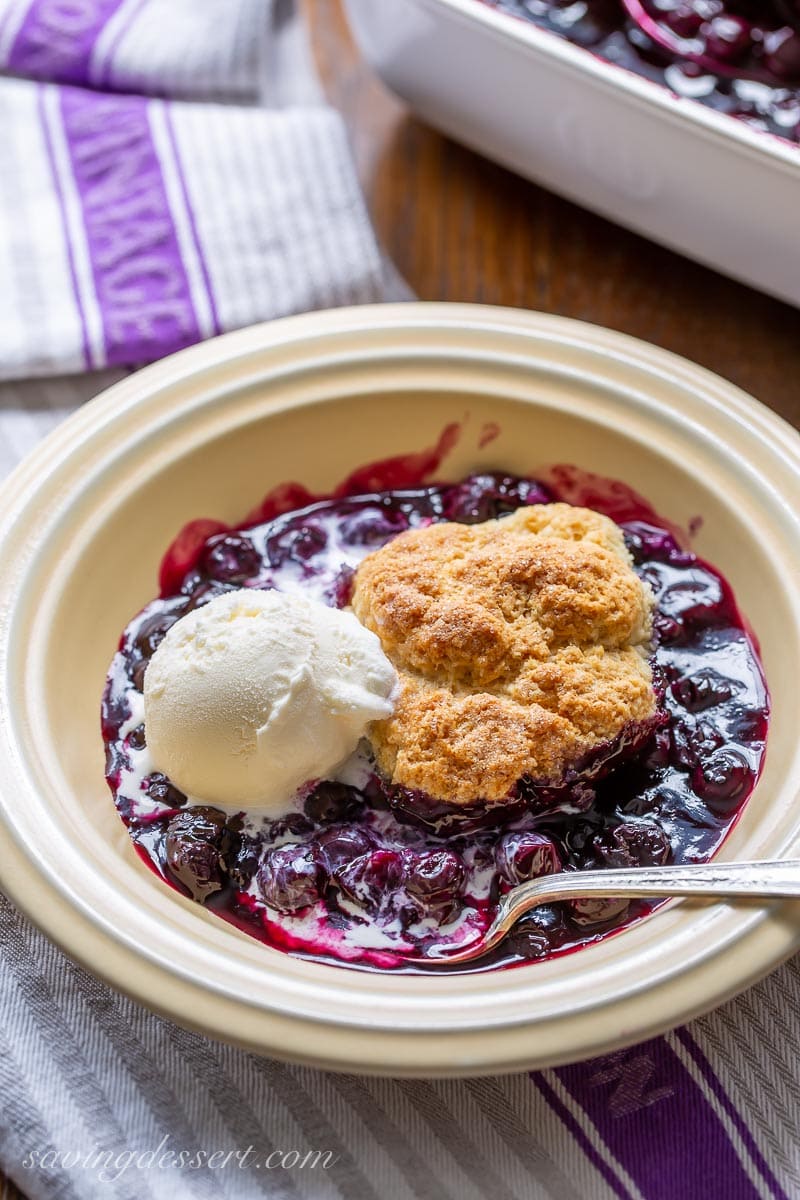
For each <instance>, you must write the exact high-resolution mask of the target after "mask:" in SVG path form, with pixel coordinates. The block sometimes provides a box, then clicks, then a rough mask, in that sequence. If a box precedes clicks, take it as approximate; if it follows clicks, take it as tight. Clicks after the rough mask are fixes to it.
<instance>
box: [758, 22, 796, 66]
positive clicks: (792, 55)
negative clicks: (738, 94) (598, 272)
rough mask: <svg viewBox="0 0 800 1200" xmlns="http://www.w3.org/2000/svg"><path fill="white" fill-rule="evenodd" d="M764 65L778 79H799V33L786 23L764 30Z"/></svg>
mask: <svg viewBox="0 0 800 1200" xmlns="http://www.w3.org/2000/svg"><path fill="white" fill-rule="evenodd" d="M764 65H765V66H766V67H767V69H768V70H770V71H772V73H773V75H777V76H778V78H779V79H800V33H798V31H797V30H794V29H791V28H790V27H789V26H788V25H785V26H784V27H783V28H781V29H774V30H769V31H768V32H766V33H765V34H764Z"/></svg>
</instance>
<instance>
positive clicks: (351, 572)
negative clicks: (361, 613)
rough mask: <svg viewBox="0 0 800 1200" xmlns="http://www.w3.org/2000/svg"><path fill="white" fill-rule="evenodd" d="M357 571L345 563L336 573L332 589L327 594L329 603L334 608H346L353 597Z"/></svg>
mask: <svg viewBox="0 0 800 1200" xmlns="http://www.w3.org/2000/svg"><path fill="white" fill-rule="evenodd" d="M355 575H356V573H355V569H354V568H353V567H350V566H348V565H347V563H343V564H342V566H341V567H339V570H338V571H337V572H336V578H335V579H334V581H333V583H332V585H331V587H330V588H329V589H328V592H327V599H328V602H329V603H330V604H331V605H332V606H333V607H334V608H346V607H347V605H348V604H349V603H350V601H351V599H352V596H353V580H354V579H355Z"/></svg>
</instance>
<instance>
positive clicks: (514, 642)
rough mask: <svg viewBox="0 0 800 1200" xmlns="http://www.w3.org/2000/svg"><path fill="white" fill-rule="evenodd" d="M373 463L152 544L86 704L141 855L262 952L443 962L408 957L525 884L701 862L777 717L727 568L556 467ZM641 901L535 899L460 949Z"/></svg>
mask: <svg viewBox="0 0 800 1200" xmlns="http://www.w3.org/2000/svg"><path fill="white" fill-rule="evenodd" d="M379 475H380V473H379V472H374V471H373V472H372V473H369V472H368V473H366V474H362V475H361V476H360V477H354V479H352V480H351V481H350V483H349V485H344V486H343V487H342V488H340V489H339V490H338V492H337V493H336V494H335V495H334V496H333V497H328V498H326V499H320V498H314V497H312V496H310V495H309V494H308V493H305V492H303V490H302V489H300V488H299V487H297V486H289V487H284V488H282V489H279V490H278V491H277V492H276V493H273V494H271V496H270V497H268V499H267V501H266V502H265V505H264V506H263V507H262V509H261V510H260V512H258V513H256V514H251V519H250V520H249V521H248V522H246V523H245V524H243V525H242V526H241V527H240V528H237V529H228V528H225V527H223V526H220V525H219V524H218V523H213V522H212V523H209V522H195V523H193V524H192V525H191V526H189V527H187V529H186V530H184V531H183V533H182V534H181V535H180V536H179V537H178V539H177V540H176V542H175V543H174V544H173V546H172V547H171V549H170V551H169V552H168V554H167V557H166V558H165V561H164V566H163V569H162V585H163V590H162V595H161V596H160V598H158V599H156V600H153V601H152V602H151V603H150V604H148V605H147V606H146V607H145V608H144V609H143V610H142V612H141V613H139V614H138V616H136V617H135V618H134V619H133V620H132V621H131V623H130V624H129V626H128V627H127V629H126V630H125V632H124V633H123V636H122V639H121V642H120V648H119V651H118V652H117V654H116V656H115V658H114V660H113V663H112V666H111V670H110V674H109V678H108V684H107V688H106V692H105V695H104V699H103V734H104V739H105V743H106V753H107V768H108V769H107V775H108V781H109V784H110V786H111V789H112V792H113V794H114V797H115V801H116V804H117V808H118V810H119V813H120V815H121V817H122V819H123V821H124V822H125V824H126V825H127V827H128V831H129V833H130V836H131V838H132V839H133V842H134V845H135V847H136V849H137V851H138V853H139V854H140V856H141V857H142V858H143V859H144V861H145V862H146V863H147V864H148V865H149V866H150V867H152V868H153V869H154V870H155V871H156V872H157V873H158V874H159V875H160V876H161V877H162V878H163V879H164V880H165V881H166V882H167V883H169V884H171V885H172V886H173V887H174V888H176V889H178V890H179V891H181V892H183V893H184V894H185V895H187V896H190V897H192V898H193V899H194V900H196V901H198V902H199V903H201V904H203V905H205V907H206V908H207V909H209V910H211V911H213V912H214V913H216V914H217V915H218V916H220V917H222V918H224V919H225V920H227V921H229V922H232V923H233V924H235V925H236V926H238V927H239V928H240V929H242V930H245V931H247V932H248V933H250V934H252V935H254V936H256V937H258V938H260V939H261V940H262V941H264V942H265V943H267V944H268V945H270V946H272V947H276V948H278V949H281V950H285V951H289V952H291V953H294V954H297V955H301V956H304V957H310V958H315V959H323V960H327V961H333V962H337V963H346V964H350V965H353V966H358V967H362V968H370V967H372V968H384V969H394V970H400V971H403V970H405V971H418V970H428V969H430V970H443V969H448V968H447V967H446V966H443V965H442V963H441V962H438V963H437V962H436V961H435V960H433V961H432V962H431V965H430V968H428V967H426V966H422V967H420V966H416V965H410V964H409V962H408V961H407V960H408V959H409V958H412V957H418V956H420V955H424V954H425V953H426V950H427V949H430V948H431V947H433V946H436V947H440V946H442V945H445V946H452V947H454V948H455V947H458V946H461V945H466V944H467V943H468V942H471V941H473V940H474V939H475V938H476V937H477V936H478V935H479V934H480V933H481V931H483V930H484V929H485V928H486V927H487V926H488V925H489V924H490V922H491V920H492V917H493V915H494V913H495V910H496V906H497V903H498V899H499V898H500V897H501V896H502V895H503V894H504V893H505V892H507V891H508V890H509V889H510V888H511V887H513V886H514V885H515V884H517V883H520V882H522V881H524V880H527V879H532V878H535V877H536V876H540V875H545V874H551V873H554V872H557V871H580V870H584V869H589V868H593V867H621V866H632V865H637V866H639V865H641V866H649V865H654V864H663V863H667V862H677V863H680V862H702V861H704V860H706V859H708V858H709V857H710V856H711V855H712V854H713V853H714V851H715V850H716V848H717V847H718V846H719V844H720V842H721V841H722V839H723V838H724V836H725V834H726V832H727V831H728V829H729V828H730V827H731V824H732V823H733V822H734V821H735V819H736V817H737V814H738V813H739V811H740V809H741V807H742V805H743V804H744V802H745V800H746V799H747V797H748V795H749V793H750V792H751V791H752V788H753V786H754V783H755V781H756V779H757V777H758V774H759V771H760V768H761V763H762V759H763V755H764V747H765V739H766V732H767V718H768V699H767V693H766V689H765V685H764V680H763V676H762V673H761V668H760V665H759V662H758V658H757V655H756V651H755V649H754V646H753V643H752V641H751V639H750V637H749V635H748V633H747V630H746V627H745V625H744V623H743V620H742V618H741V616H740V614H739V612H738V609H737V607H736V603H735V601H734V598H733V595H732V594H731V590H730V588H729V586H728V585H727V583H726V582H725V580H724V579H723V578H722V577H721V576H720V574H719V573H718V572H717V571H715V570H714V568H713V567H711V566H710V565H709V564H708V563H705V562H703V561H701V560H700V559H698V558H697V557H696V556H695V555H694V554H692V553H691V552H689V551H688V550H686V549H683V548H682V547H681V545H680V542H679V540H678V538H677V537H676V536H675V534H674V532H673V531H672V530H671V528H670V527H669V525H668V524H667V523H666V522H664V521H662V520H659V518H657V517H656V516H655V515H654V513H653V512H652V510H650V509H649V508H648V507H647V505H646V504H645V502H644V501H643V500H641V499H640V498H639V497H637V496H635V494H634V493H632V492H630V491H628V490H627V489H626V488H624V487H623V486H622V485H614V484H607V483H604V482H603V481H600V480H598V479H596V478H595V477H592V476H588V475H582V474H580V473H579V472H576V471H575V470H574V469H570V468H559V469H554V470H553V471H551V472H549V473H548V475H547V479H548V482H547V483H542V482H538V481H536V480H534V479H526V478H516V477H510V476H507V475H502V474H482V475H474V476H471V477H470V478H467V479H465V480H464V481H462V482H460V483H456V484H435V485H425V484H422V483H421V482H419V481H418V478H417V480H415V481H414V482H411V481H409V480H406V481H404V482H403V485H402V486H398V484H397V472H396V471H395V472H394V474H392V473H391V472H390V473H389V477H388V479H383V480H382V479H381V478H380V477H379ZM366 481H369V483H370V487H369V488H367V487H365V482H366ZM392 481H393V482H392ZM387 483H388V484H389V486H386V485H387ZM350 492H360V493H361V494H348V493H350ZM652 907H653V906H652V904H648V903H645V902H632V903H630V904H623V903H621V902H619V901H613V900H608V901H606V900H602V901H601V900H592V901H573V902H570V903H568V904H563V905H550V906H545V907H540V908H539V909H536V910H534V911H532V912H530V913H529V914H528V915H527V916H526V917H524V918H523V919H522V920H521V921H520V922H519V923H518V925H517V927H516V928H515V930H514V931H513V933H512V935H511V936H510V937H509V938H508V939H507V940H506V942H505V943H504V944H503V945H502V946H501V947H499V948H497V949H496V950H494V951H493V952H492V953H491V954H490V955H487V956H486V958H485V959H482V960H480V961H479V962H478V963H476V964H472V965H471V966H470V967H469V968H466V969H471V970H485V969H487V968H493V967H499V966H507V965H514V964H519V963H522V962H526V961H530V960H535V959H541V958H543V957H545V956H548V955H551V954H556V953H564V952H566V951H568V950H572V949H575V948H577V947H580V946H582V945H584V944H586V943H589V942H593V941H596V940H597V939H598V938H601V937H604V936H606V935H608V934H609V933H611V932H614V931H616V930H618V929H620V928H621V927H623V926H625V925H626V924H629V923H630V922H631V921H634V920H637V919H638V918H641V917H642V916H644V915H645V914H646V913H648V912H649V911H650V910H651V908H652ZM450 969H455V968H450Z"/></svg>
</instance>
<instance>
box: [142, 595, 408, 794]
mask: <svg viewBox="0 0 800 1200" xmlns="http://www.w3.org/2000/svg"><path fill="white" fill-rule="evenodd" d="M396 687H397V675H396V672H395V670H394V667H393V666H392V665H391V663H390V662H389V660H388V658H386V656H385V655H384V653H383V650H382V649H381V644H380V641H379V640H378V638H377V637H376V635H375V634H374V633H371V632H370V631H369V630H368V629H365V628H364V626H363V625H362V624H361V623H360V622H359V621H358V619H357V618H356V617H355V616H353V614H352V613H349V612H342V611H340V610H339V609H335V608H328V607H327V606H326V605H324V604H321V603H319V602H318V601H315V600H310V599H306V598H304V597H303V596H298V595H296V594H294V595H286V594H284V593H282V592H276V591H268V592H262V591H253V590H248V589H243V590H241V591H235V592H227V593H225V594H224V595H221V596H217V597H216V598H215V599H214V600H212V601H211V602H210V603H209V604H207V605H205V606H204V607H203V608H198V609H196V610H195V611H194V612H190V613H187V614H186V616H184V617H181V619H180V620H179V621H177V622H176V623H175V625H173V626H172V628H171V629H170V630H169V631H168V633H167V635H166V637H165V638H164V640H163V641H162V642H161V645H160V646H159V647H158V649H157V650H156V652H155V654H154V655H153V657H152V659H151V661H150V664H149V666H148V668H147V671H146V673H145V678H144V705H145V730H146V735H147V745H148V748H149V751H150V754H151V756H152V759H153V762H154V764H155V766H156V768H157V769H158V770H160V771H163V772H164V774H166V775H168V776H169V778H170V779H171V780H172V782H173V783H175V784H176V785H177V786H178V787H179V788H181V789H182V790H183V791H185V792H187V793H189V794H190V795H191V796H194V797H196V798H197V799H200V800H204V801H206V802H208V803H212V804H216V805H218V806H220V807H222V808H226V809H229V810H232V811H238V810H239V809H242V808H259V809H263V810H264V811H265V812H268V813H270V814H274V815H276V816H277V815H280V814H281V813H283V812H287V811H289V809H290V808H291V807H292V799H293V797H294V795H295V793H296V791H297V789H298V788H299V787H300V786H301V785H302V784H303V783H305V782H307V781H308V780H310V779H325V778H330V776H331V774H332V773H333V772H334V771H335V770H336V768H337V767H338V766H340V765H341V764H342V763H343V762H344V761H345V760H346V759H347V758H348V757H349V756H350V755H351V754H352V752H353V751H354V750H355V749H356V747H357V745H358V742H359V740H360V738H362V737H363V736H364V734H365V732H366V730H367V727H368V725H369V724H370V722H371V721H377V720H380V719H382V718H385V717H387V716H389V715H390V714H391V712H392V711H393V708H394V704H393V694H394V692H395V689H396Z"/></svg>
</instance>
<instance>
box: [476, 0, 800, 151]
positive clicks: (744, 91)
mask: <svg viewBox="0 0 800 1200" xmlns="http://www.w3.org/2000/svg"><path fill="white" fill-rule="evenodd" d="M483 2H484V3H486V4H489V5H490V6H491V7H492V8H496V9H499V10H500V11H502V12H507V13H510V14H511V15H513V16H517V17H522V18H523V19H525V20H528V21H532V22H533V23H534V24H535V25H537V26H539V27H540V28H542V29H546V30H548V31H549V32H551V33H554V34H556V35H558V36H559V37H563V38H566V39H567V40H568V41H570V42H573V43H574V44H575V45H577V46H582V47H585V48H586V49H589V50H591V51H592V52H593V53H594V54H596V55H597V56H598V57H599V58H603V59H605V60H606V61H607V62H610V63H613V64H615V65H617V66H620V67H624V68H626V69H627V70H629V71H633V72H635V73H636V74H637V75H643V76H645V77H646V78H647V79H652V80H654V81H655V82H657V83H661V84H663V85H664V86H666V87H668V88H669V89H670V91H672V92H674V93H675V94H676V95H678V96H682V97H685V98H686V99H690V100H697V101H699V102H700V103H702V104H705V105H708V106H709V107H711V108H714V109H716V110H717V111H718V112H723V113H728V114H730V115H731V116H733V117H737V118H738V119H740V120H742V121H745V122H746V123H747V124H748V125H750V126H752V127H753V128H756V129H762V130H766V131H767V132H769V133H772V134H776V135H777V136H779V137H782V138H786V139H787V140H789V141H791V142H800V3H798V0H483Z"/></svg>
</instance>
